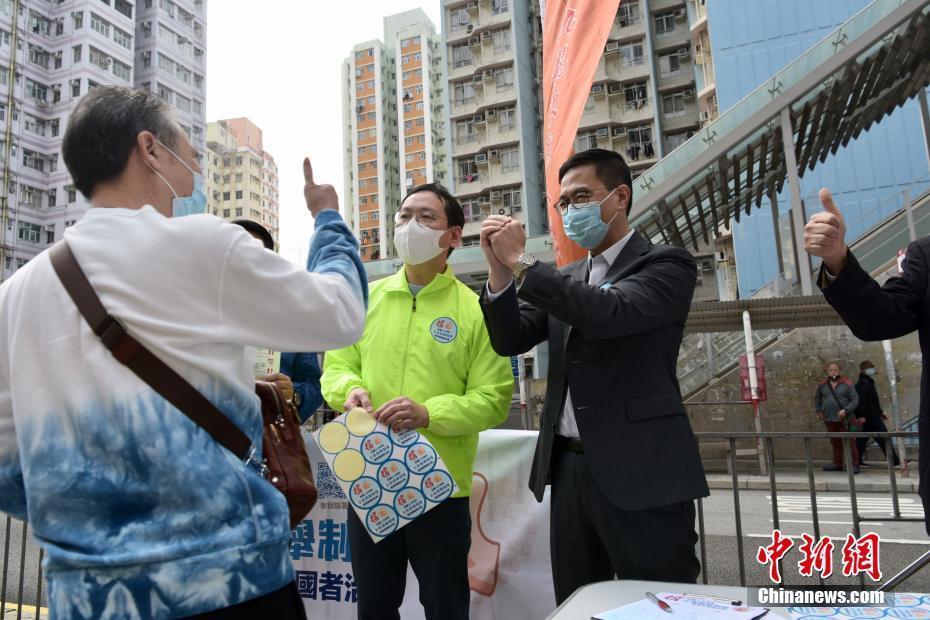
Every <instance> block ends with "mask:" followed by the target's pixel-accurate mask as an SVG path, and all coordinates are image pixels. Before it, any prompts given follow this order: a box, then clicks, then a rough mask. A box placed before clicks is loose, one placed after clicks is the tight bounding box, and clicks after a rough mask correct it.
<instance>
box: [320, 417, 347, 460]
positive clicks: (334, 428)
mask: <svg viewBox="0 0 930 620" xmlns="http://www.w3.org/2000/svg"><path fill="white" fill-rule="evenodd" d="M348 443H349V431H347V430H346V427H345V426H343V425H342V423H340V422H330V423H329V424H327V425H326V426H324V427H323V428H322V429H320V448H322V449H323V450H325V451H326V452H329V453H330V454H335V453H336V452H339V451H340V450H342V449H343V448H345V447H346V446H347V445H348Z"/></svg>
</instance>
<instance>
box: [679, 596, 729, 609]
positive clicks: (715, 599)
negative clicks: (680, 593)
mask: <svg viewBox="0 0 930 620" xmlns="http://www.w3.org/2000/svg"><path fill="white" fill-rule="evenodd" d="M686 596H696V597H698V598H709V599H711V600H714V601H720V602H721V603H726V604H727V605H732V606H733V607H742V606H743V601H734V600H733V599H729V598H723V597H722V596H711V595H710V594H686Z"/></svg>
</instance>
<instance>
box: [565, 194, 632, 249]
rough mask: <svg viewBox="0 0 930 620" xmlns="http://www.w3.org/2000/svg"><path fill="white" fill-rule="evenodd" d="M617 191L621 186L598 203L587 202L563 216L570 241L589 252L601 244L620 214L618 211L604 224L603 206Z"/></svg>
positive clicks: (573, 206) (570, 209)
mask: <svg viewBox="0 0 930 620" xmlns="http://www.w3.org/2000/svg"><path fill="white" fill-rule="evenodd" d="M617 189H619V186H617V187H615V188H614V189H613V191H612V192H610V193H609V194H607V195H606V196H604V197H603V198H602V199H601V200H599V201H598V202H585V203H582V204H578V205H575V204H573V205H571V206H570V207H568V212H567V213H566V214H565V215H563V216H562V226H563V227H564V228H565V234H566V235H568V238H569V239H571V240H572V241H574V242H575V243H577V244H578V245H580V246H581V247H583V248H585V249H587V250H593V249H594V248H596V247H597V246H599V245H600V244H601V241H603V240H604V237H606V236H607V233H608V231H609V230H610V225H611V224H613V221H614V219H616V217H617V215H619V213H620V212H619V211H617V213H615V214H614V216H613V217H612V218H610V221H609V222H604V220H602V219H601V204H603V202H604V201H605V200H607V199H608V198H610V197H611V196H612V195H613V193H614V192H615V191H617Z"/></svg>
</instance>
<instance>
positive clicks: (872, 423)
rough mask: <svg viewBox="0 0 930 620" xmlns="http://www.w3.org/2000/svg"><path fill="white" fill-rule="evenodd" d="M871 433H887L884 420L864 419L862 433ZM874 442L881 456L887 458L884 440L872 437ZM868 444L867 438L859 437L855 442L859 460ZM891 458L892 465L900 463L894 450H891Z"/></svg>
mask: <svg viewBox="0 0 930 620" xmlns="http://www.w3.org/2000/svg"><path fill="white" fill-rule="evenodd" d="M869 431H871V432H873V433H887V432H888V427H887V426H885V422H884V420H882V419H881V418H866V419H865V424H864V425H863V427H862V432H865V433H867V432H869ZM872 439H874V440H875V443H877V444H878V447H879V449H880V450H881V451H882V454H884V455H885V458H888V453H887V452H885V439H884V437H872ZM868 443H869V438H868V437H860V438H859V439H857V440H856V446H857V447H858V449H859V458H860V459H862V457H863V456H865V447H866V445H867V444H868ZM891 456H892V458H893V459H894V464H895V465H898V464H899V463H900V461H899V460H898V453H897V452H895V451H894V448H893V447H892V448H891Z"/></svg>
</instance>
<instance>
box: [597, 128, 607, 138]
mask: <svg viewBox="0 0 930 620" xmlns="http://www.w3.org/2000/svg"><path fill="white" fill-rule="evenodd" d="M594 135H595V136H597V137H598V138H606V137H607V128H606V127H599V128H598V130H597V131H596V132H594Z"/></svg>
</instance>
